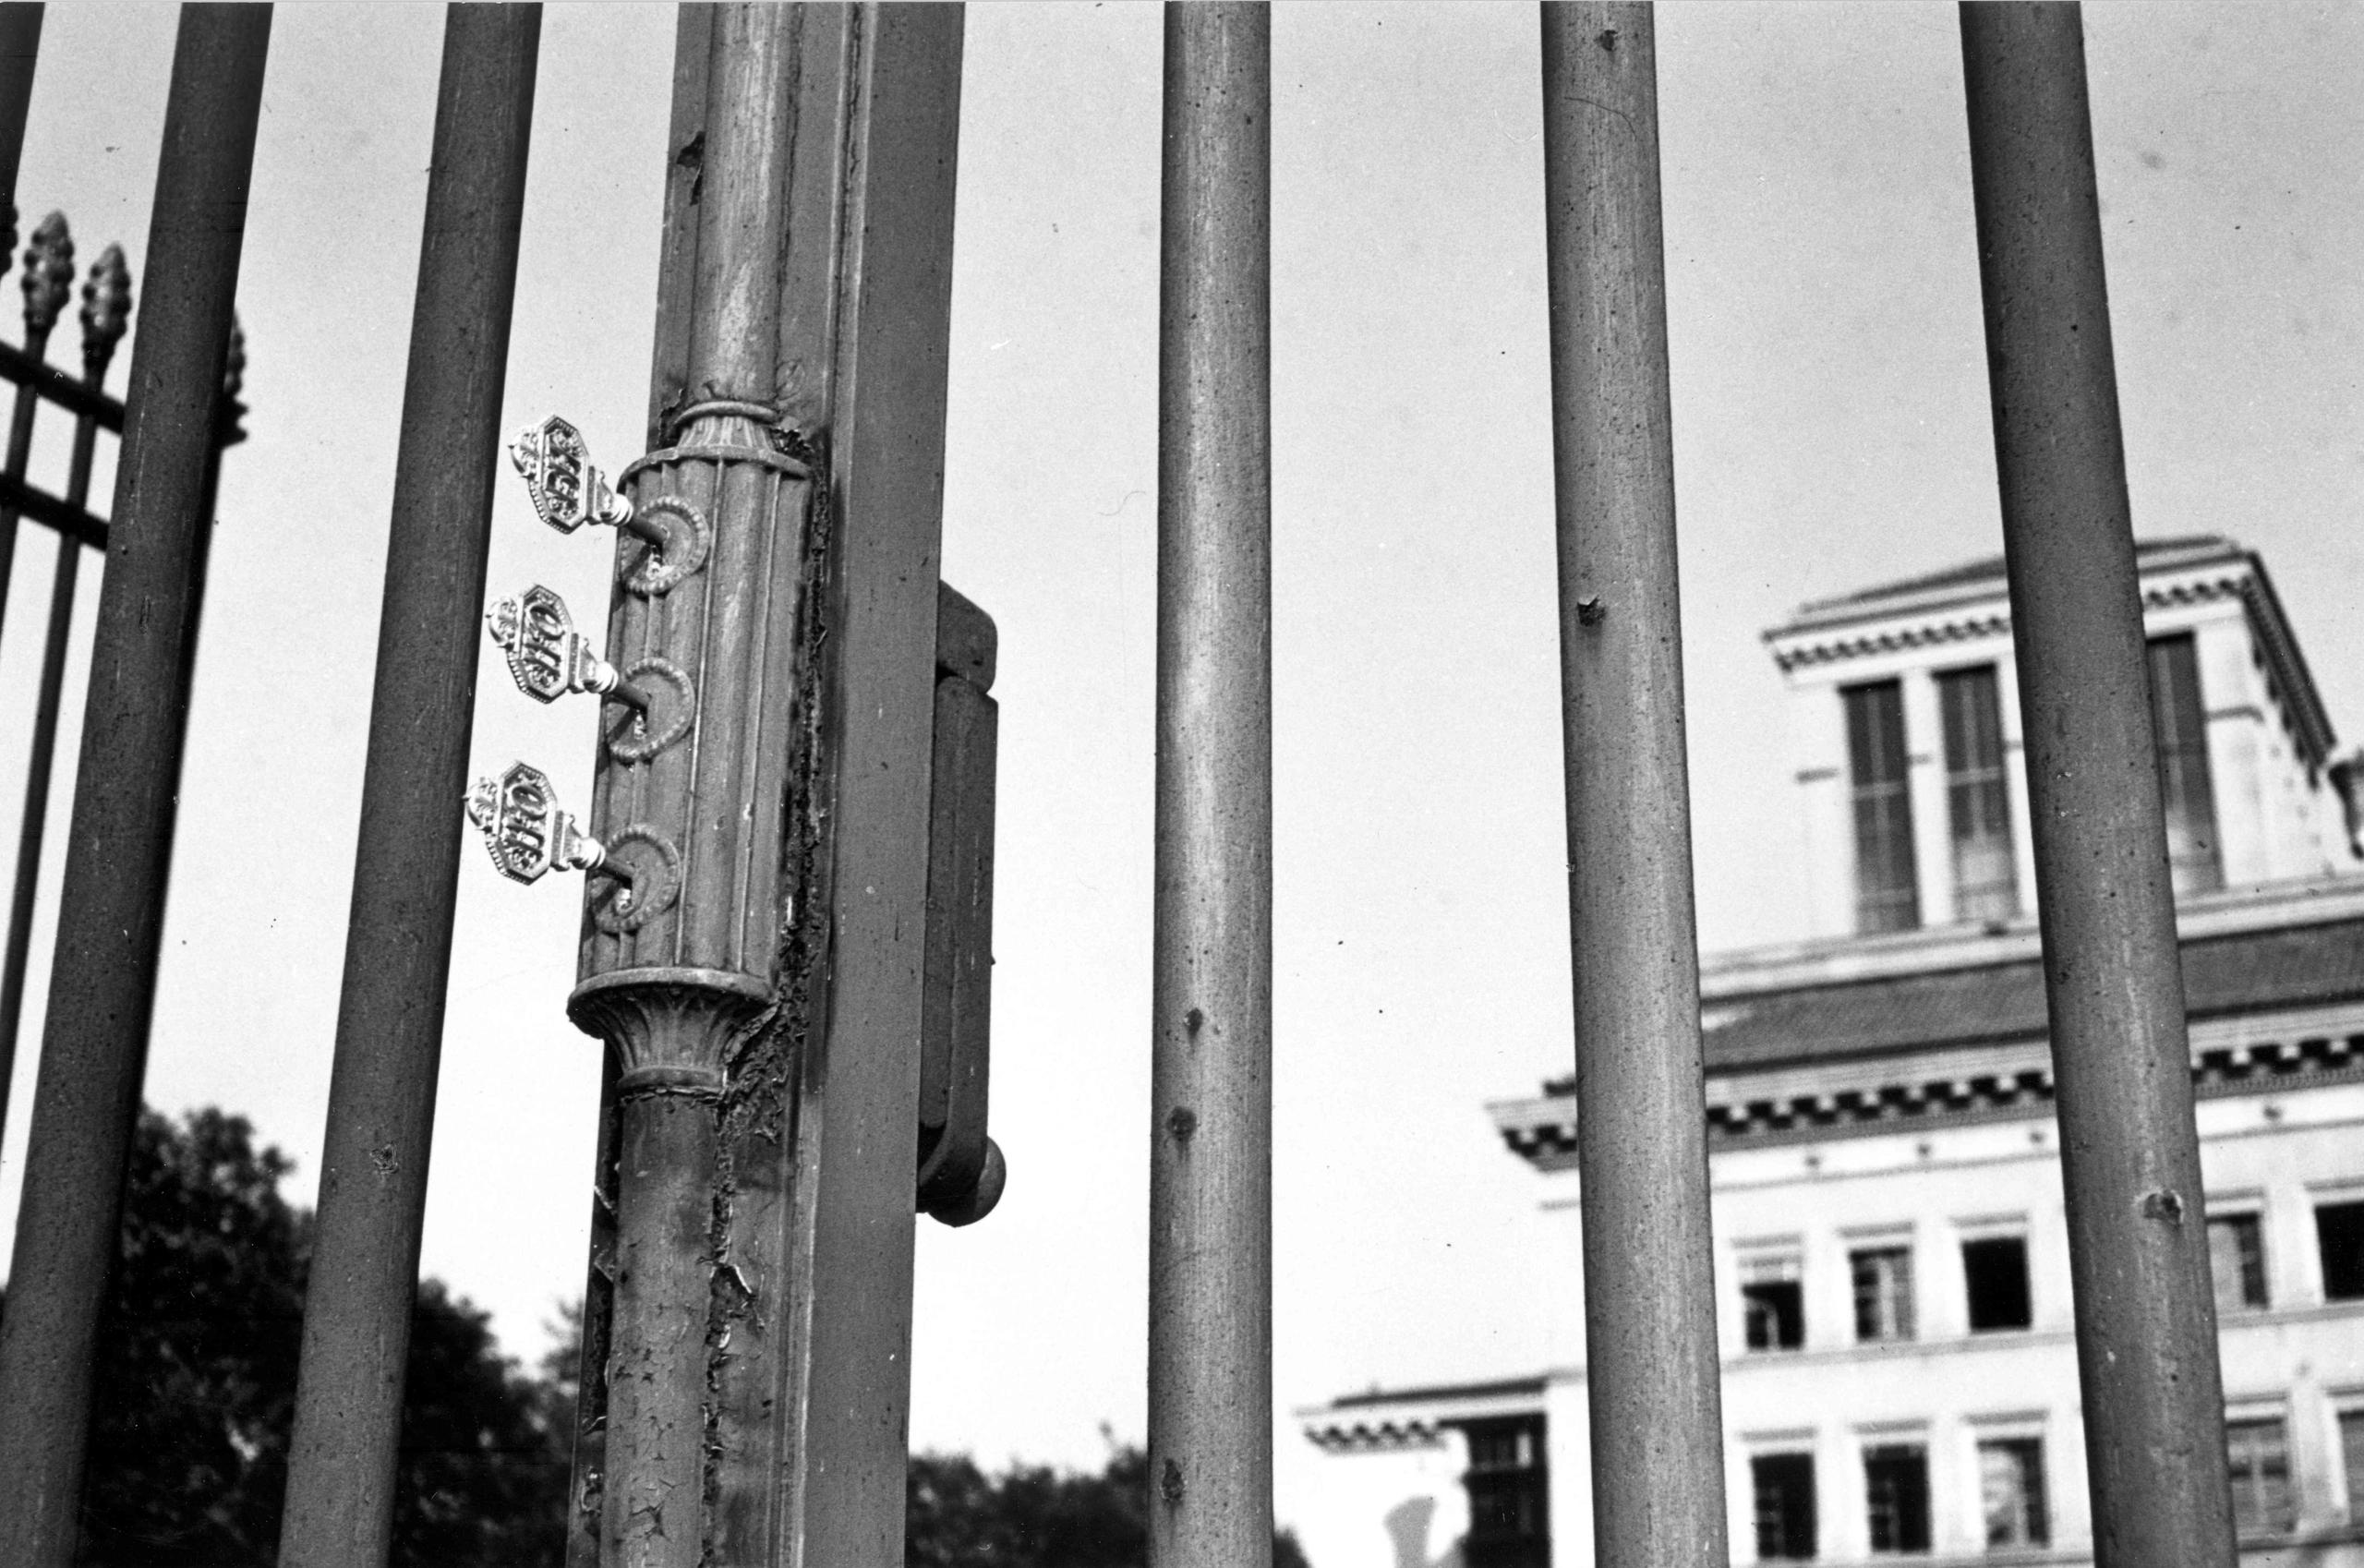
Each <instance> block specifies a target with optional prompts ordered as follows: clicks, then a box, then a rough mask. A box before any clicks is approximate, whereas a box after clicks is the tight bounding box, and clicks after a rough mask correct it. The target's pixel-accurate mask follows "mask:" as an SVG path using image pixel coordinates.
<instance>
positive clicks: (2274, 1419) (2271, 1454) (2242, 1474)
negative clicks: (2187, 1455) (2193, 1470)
mask: <svg viewBox="0 0 2364 1568" xmlns="http://www.w3.org/2000/svg"><path fill="white" fill-rule="evenodd" d="M2225 1468H2226V1470H2227V1471H2229V1472H2230V1473H2231V1476H2232V1478H2233V1527H2234V1528H2235V1529H2236V1530H2237V1531H2238V1532H2239V1533H2240V1534H2242V1535H2244V1536H2267V1535H2285V1534H2287V1533H2288V1532H2289V1531H2290V1529H2291V1528H2292V1527H2293V1526H2296V1525H2297V1524H2298V1505H2297V1502H2296V1500H2295V1499H2294V1498H2293V1497H2292V1496H2291V1492H2290V1439H2289V1435H2288V1433H2287V1432H2286V1430H2285V1429H2284V1427H2283V1423H2282V1417H2279V1416H2268V1417H2261V1418H2258V1419H2254V1420H2246V1421H2226V1422H2225Z"/></svg>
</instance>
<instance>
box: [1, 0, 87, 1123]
mask: <svg viewBox="0 0 2364 1568" xmlns="http://www.w3.org/2000/svg"><path fill="white" fill-rule="evenodd" d="M42 16H43V7H42V6H39V5H31V4H28V5H17V6H8V5H0V237H5V238H6V241H7V249H8V250H10V251H14V250H15V249H16V248H17V173H18V166H19V165H20V164H21V163H23V161H24V151H25V121H26V118H27V116H28V115H30V112H31V109H32V96H33V67H34V66H36V65H37V64H38V63H39V62H40V58H41V24H42ZM0 270H5V262H0ZM26 346H27V347H28V348H30V346H31V345H30V344H27V345H26ZM83 423H84V424H85V425H87V424H88V423H89V422H88V421H87V420H86V421H84V422H83ZM76 440H80V434H79V431H77V434H76ZM0 546H5V549H0V619H5V618H6V612H7V608H8V607H7V597H8V596H7V592H6V576H7V575H9V574H13V573H14V571H15V567H16V556H17V549H16V519H15V514H14V513H10V514H9V522H8V526H7V537H6V539H5V540H0ZM57 549H58V559H59V561H67V560H70V559H72V558H73V557H74V556H76V555H77V554H78V553H79V551H78V549H76V547H75V546H74V544H73V543H72V542H71V541H70V540H68V539H67V538H66V537H65V535H64V534H62V533H61V534H60V535H59V536H58V541H57ZM45 669H46V666H44V670H45ZM35 735H36V738H38V735H39V728H38V726H36V729H35ZM47 785H48V779H47V777H46V775H45V774H44V775H43V777H42V787H43V793H44V804H45V803H46V790H47ZM26 810H27V814H28V817H27V819H28V821H30V820H31V812H32V802H31V801H30V799H28V801H27V802H26ZM35 858H36V859H38V854H37V853H36V857H35ZM26 875H27V873H26V872H25V870H24V867H23V864H22V854H21V851H20V852H19V863H18V872H17V880H18V884H19V886H20V887H21V885H22V884H23V882H24V880H25V877H26ZM30 925H31V922H30V917H29V916H27V915H24V914H18V916H17V917H16V918H15V919H13V920H12V921H11V922H10V923H9V927H8V938H7V939H8V943H9V947H10V950H11V953H12V954H13V953H14V951H15V950H16V949H17V948H18V947H21V946H22V945H23V944H25V943H26V942H29V941H30V940H31V931H30ZM16 967H17V969H18V974H17V978H16V984H15V987H14V988H13V990H7V992H6V994H7V995H13V996H14V997H15V998H16V1001H15V1004H14V1005H13V1006H6V1005H5V1004H0V1008H4V1009H5V1016H0V1131H5V1130H6V1126H7V1112H8V1094H9V1088H10V1086H11V1085H12V1084H13V1083H14V1082H15V1081H16V1080H15V1074H16V1067H17V1029H18V1016H19V1015H20V1014H21V1013H22V1012H23V1010H24V991H25V987H24V976H23V974H22V972H21V971H22V967H23V966H22V964H21V962H19V963H18V965H17V966H16ZM0 990H6V987H0Z"/></svg>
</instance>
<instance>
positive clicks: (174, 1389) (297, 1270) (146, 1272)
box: [80, 1110, 569, 1568]
mask: <svg viewBox="0 0 2364 1568" xmlns="http://www.w3.org/2000/svg"><path fill="white" fill-rule="evenodd" d="M289 1169H290V1167H289V1164H288V1162H287V1161H286V1159H285V1158H284V1157H283V1155H281V1153H280V1152H278V1151H277V1150H275V1149H271V1148H262V1149H258V1148H257V1147H256V1146H255V1141H254V1129H253V1128H251V1127H250V1126H248V1124H247V1122H246V1121H245V1120H244V1119H243V1118H240V1117H237V1116H225V1115H223V1113H222V1112H220V1111H216V1110H202V1111H197V1112H193V1113H191V1114H190V1115H189V1116H187V1118H186V1119H185V1120H184V1121H183V1122H182V1124H181V1125H179V1126H178V1127H175V1125H174V1124H173V1123H171V1122H169V1121H167V1120H165V1119H164V1118H163V1117H162V1116H157V1115H155V1114H154V1113H153V1112H146V1113H143V1114H142V1116H141V1117H140V1121H139V1133H138V1137H137V1139H136V1140H135V1143H134V1146H133V1153H132V1162H131V1170H130V1174H129V1178H128V1184H127V1188H126V1191H125V1200H124V1224H123V1251H122V1254H121V1258H120V1260H119V1262H118V1264H117V1266H116V1269H115V1281H114V1285H113V1288H112V1292H111V1295H110V1298H109V1301H108V1306H107V1310H106V1316H105V1319H104V1321H103V1323H102V1325H101V1328H100V1334H101V1339H100V1351H99V1358H98V1381H97V1386H96V1388H95V1390H94V1395H95V1398H94V1417H93V1421H92V1429H91V1439H90V1466H89V1471H88V1477H87V1479H86V1481H85V1483H84V1487H83V1499H82V1526H83V1527H82V1550H81V1553H80V1562H82V1563H83V1564H86V1565H87V1568H249V1565H253V1568H268V1565H269V1564H270V1563H271V1562H272V1561H273V1558H274V1554H275V1550H276V1544H277V1537H278V1533H279V1512H280V1505H281V1502H282V1500H283V1494H284V1491H285V1489H286V1479H287V1441H288V1433H289V1428H290V1425H291V1422H292V1418H293V1413H294V1409H295V1366H296V1356H297V1352H298V1350H299V1348H300V1345H301V1343H302V1333H303V1307H304V1275H305V1270H306V1266H307V1264H308V1261H309V1251H310V1248H309V1233H310V1216H309V1215H308V1213H306V1212H303V1211H300V1210H297V1209H295V1208H292V1207H291V1206H290V1205H289V1204H288V1203H287V1202H286V1200H284V1199H283V1198H282V1197H281V1196H280V1193H279V1184H280V1181H281V1179H282V1178H283V1177H284V1176H286V1175H287V1174H288V1171H289ZM561 1398H563V1395H562V1393H561V1391H558V1390H555V1389H552V1388H550V1387H549V1386H548V1385H547V1384H543V1383H537V1382H536V1381H532V1380H530V1379H527V1378H525V1377H523V1376H521V1375H519V1373H518V1372H517V1371H516V1370H515V1369H513V1367H512V1366H511V1365H510V1364H509V1363H508V1362H507V1361H506V1360H504V1359H503V1358H502V1357H501V1355H500V1353H499V1350H498V1348H497V1346H496V1345H495V1344H494V1342H493V1337H492V1333H491V1330H490V1327H489V1324H488V1320H487V1318H486V1316H485V1314H484V1313H482V1312H480V1311H478V1310H477V1309H476V1308H474V1307H472V1306H470V1305H469V1304H468V1303H467V1302H466V1301H464V1300H462V1299H459V1298H457V1297H453V1296H452V1295H451V1294H450V1293H449V1292H448V1291H447V1290H445V1288H444V1287H443V1286H442V1285H441V1284H440V1283H439V1282H437V1281H433V1280H428V1281H426V1282H424V1283H423V1284H422V1285H421V1286H420V1289H419V1300H418V1309H417V1311H416V1314H415V1315H414V1317H413V1318H412V1321H411V1350H410V1368H409V1373H408V1379H407V1386H406V1392H405V1397H404V1415H403V1438H402V1455H401V1473H400V1478H399V1481H398V1483H397V1487H396V1502H395V1510H394V1550H393V1560H394V1562H396V1563H399V1564H404V1565H405V1568H409V1565H413V1564H416V1565H418V1568H426V1565H428V1564H434V1565H436V1568H476V1565H478V1564H483V1565H485V1568H491V1565H493V1564H500V1565H501V1568H537V1565H540V1564H550V1565H555V1564H556V1563H557V1562H559V1560H560V1551H561V1538H562V1535H563V1531H564V1527H565V1524H564V1520H565V1506H566V1490H567V1459H568V1453H567V1442H568V1439H567V1437H566V1435H565V1434H566V1433H567V1431H568V1429H569V1424H568V1423H567V1422H565V1421H564V1420H563V1419H562V1418H561V1417H562V1412H561V1410H560V1409H559V1408H558V1402H559V1401H560V1400H561Z"/></svg>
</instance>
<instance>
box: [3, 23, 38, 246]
mask: <svg viewBox="0 0 2364 1568" xmlns="http://www.w3.org/2000/svg"><path fill="white" fill-rule="evenodd" d="M43 10H44V8H43V7H42V6H40V5H39V4H25V5H0V217H5V219H6V223H0V228H5V229H6V234H7V239H8V246H7V247H8V248H9V249H10V250H14V249H16V248H17V171H18V167H19V165H21V164H22V163H23V162H24V153H25V120H26V116H27V115H28V114H29V113H30V110H31V108H32V101H33V69H34V67H35V66H38V65H39V64H40V62H41V24H42V15H43Z"/></svg>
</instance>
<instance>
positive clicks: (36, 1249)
mask: <svg viewBox="0 0 2364 1568" xmlns="http://www.w3.org/2000/svg"><path fill="white" fill-rule="evenodd" d="M270 37H271V8H270V7H269V6H187V7H186V8H185V9H184V10H183V11H182V13H181V19H180V33H179V42H178V44H177V46H176V48H175V54H174V59H173V77H172V87H171V91H170V94H169V97H168V99H167V101H166V105H165V111H164V137H163V156H162V158H161V160H160V162H159V164H158V169H157V175H156V199H155V207H154V211H153V216H152V218H151V224H150V229H149V234H150V239H149V247H148V259H147V265H146V267H145V269H144V271H145V276H146V285H145V286H146V297H145V298H144V299H143V300H142V301H141V303H140V307H139V332H138V335H137V337H136V339H135V340H134V343H133V346H132V361H131V373H130V379H129V388H128V395H127V400H126V401H127V413H126V417H125V424H124V439H123V446H122V450H121V453H120V455H119V457H118V458H117V464H116V476H115V504H114V507H113V510H112V513H111V515H112V523H111V526H110V533H109V541H108V548H107V570H106V578H105V585H104V588H103V592H102V594H101V597H100V601H99V615H98V624H97V630H96V634H95V638H94V644H93V647H92V650H91V662H90V701H89V705H88V706H87V708H86V710H85V715H84V718H83V726H82V749H81V761H80V765H79V768H78V773H77V776H76V784H75V794H74V817H73V833H72V838H71V841H70V844H69V847H68V849H67V850H66V878H65V887H64V897H63V900H62V903H61V907H60V910H59V913H58V930H57V957H56V961H55V964H54V968H53V970H52V977H51V982H50V997H49V1011H48V1028H47V1035H46V1039H45V1041H44V1043H43V1046H42V1061H41V1074H40V1080H39V1086H38V1089H37V1091H36V1092H35V1096H34V1102H33V1113H32V1135H31V1143H30V1148H29V1150H28V1152H27V1155H26V1162H25V1183H24V1200H23V1207H22V1209H21V1211H20V1212H19V1214H18V1223H17V1239H16V1251H15V1260H14V1265H13V1267H12V1268H11V1270H10V1272H9V1278H8V1309H7V1315H6V1319H5V1321H0V1475H6V1477H7V1478H8V1485H7V1487H6V1489H5V1490H0V1562H7V1563H9V1564H11V1565H12V1568H66V1564H67V1563H68V1562H70V1561H71V1559H72V1556H73V1552H74V1544H75V1534H76V1512H77V1505H78V1496H79V1492H80V1488H81V1479H82V1462H83V1451H84V1446H85V1442H86V1440H87V1437H88V1433H89V1426H90V1382H91V1364H90V1357H91V1355H92V1353H93V1351H94V1349H95V1333H96V1325H97V1322H98V1320H99V1317H100V1312H101V1308H102V1306H103V1303H104V1300H105V1297H106V1288H107V1277H108V1273H109V1270H110V1267H111V1265H112V1263H113V1261H114V1258H115V1245H116V1230H117V1224H118V1221H119V1217H120V1211H121V1206H122V1196H123V1178H124V1171H125V1164H126V1161H127V1158H128V1155H129V1152H130V1142H131V1130H132V1125H133V1122H134V1120H135V1118H136V1117H137V1116H138V1114H139V1084H140V1079H141V1076H142V1072H143V1070H144V1068H145V1067H146V1059H147V1043H148V1023H149V1017H150V1013H151V1007H152V1006H153V1003H154V999H155V984H156V960H157V952H158V947H159V943H160V940H161V937H162V935H163V888H164V883H165V876H166V872H167V869H168V865H167V862H168V860H169V856H170V849H171V838H172V809H173V802H174V797H175V791H176V790H177V789H178V785H179V778H180V764H181V744H182V740H183V730H184V726H183V718H184V713H183V706H182V705H183V701H184V694H183V688H182V681H181V674H182V669H181V667H182V665H183V664H184V662H185V660H186V657H187V649H186V646H185V643H184V637H183V632H184V628H185V625H186V623H187V619H188V616H189V613H190V608H191V606H190V599H191V594H192V589H193V584H192V580H191V568H192V565H193V564H194V560H195V556H196V553H197V549H198V536H199V530H200V529H201V528H202V526H203V525H204V523H205V517H204V514H203V511H202V502H203V499H204V498H203V491H204V488H205V476H206V468H207V464H208V463H209V462H210V460H211V449H212V444H213V440H214V435H215V416H216V412H217V410H218V408H219V406H220V404H221V402H222V368H223V358H224V356H225V354H226V352H227V350H228V346H229V341H230V316H231V305H232V297H233V295H234V293H235V288H236V284H237V277H238V259H239V252H240V250H241V247H242V242H243V240H244V238H245V218H246V205H247V183H248V178H249V175H250V174H251V171H252V167H253V161H254V144H255V128H256V123H257V119H258V116H259V113H260V109H261V103H262V76H263V59H264V54H265V52H266V50H267V48H268V45H269V41H270Z"/></svg>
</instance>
